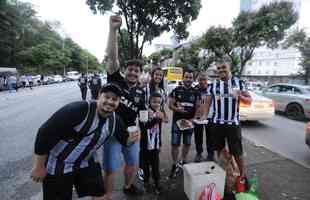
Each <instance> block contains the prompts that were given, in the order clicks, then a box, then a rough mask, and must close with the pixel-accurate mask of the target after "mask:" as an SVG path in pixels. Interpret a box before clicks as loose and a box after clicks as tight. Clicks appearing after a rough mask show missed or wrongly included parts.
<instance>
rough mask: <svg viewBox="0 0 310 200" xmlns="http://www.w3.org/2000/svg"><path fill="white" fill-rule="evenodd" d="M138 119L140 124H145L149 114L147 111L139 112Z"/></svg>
mask: <svg viewBox="0 0 310 200" xmlns="http://www.w3.org/2000/svg"><path fill="white" fill-rule="evenodd" d="M139 119H140V121H141V122H147V121H148V119H149V112H148V111H147V110H140V112H139Z"/></svg>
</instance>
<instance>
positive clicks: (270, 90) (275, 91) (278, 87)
mask: <svg viewBox="0 0 310 200" xmlns="http://www.w3.org/2000/svg"><path fill="white" fill-rule="evenodd" d="M266 91H267V92H274V93H278V92H280V86H278V85H275V86H272V87H270V88H267V90H266Z"/></svg>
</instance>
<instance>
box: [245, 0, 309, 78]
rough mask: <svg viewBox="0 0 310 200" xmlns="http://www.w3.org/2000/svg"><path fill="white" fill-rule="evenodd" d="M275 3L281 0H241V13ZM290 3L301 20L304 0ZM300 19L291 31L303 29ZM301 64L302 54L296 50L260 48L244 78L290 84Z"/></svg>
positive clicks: (292, 0)
mask: <svg viewBox="0 0 310 200" xmlns="http://www.w3.org/2000/svg"><path fill="white" fill-rule="evenodd" d="M274 1H281V0H240V11H255V10H257V9H259V8H260V7H261V6H262V5H264V4H268V3H271V2H274ZM290 1H291V2H293V4H294V8H295V10H296V11H297V12H298V13H299V16H300V18H301V17H303V15H302V13H301V7H302V0H290ZM300 18H299V20H298V21H297V23H296V24H295V25H294V26H293V27H292V28H291V29H290V30H295V29H299V28H301V27H303V25H302V24H301V23H300V22H301V20H300ZM290 30H288V32H289V31H290ZM299 63H300V53H299V51H298V50H297V49H295V48H289V49H282V48H277V49H269V48H267V47H260V48H257V49H256V50H255V51H254V56H253V58H252V59H251V61H249V62H248V63H247V65H246V66H245V69H244V71H243V76H245V77H247V78H248V79H253V80H262V81H269V82H271V83H272V82H290V81H292V80H293V79H294V78H293V77H295V76H296V75H297V74H298V72H300V71H301V66H300V65H299ZM293 81H294V80H293ZM295 82H296V81H295Z"/></svg>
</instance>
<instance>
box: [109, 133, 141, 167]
mask: <svg viewBox="0 0 310 200" xmlns="http://www.w3.org/2000/svg"><path fill="white" fill-rule="evenodd" d="M139 151H140V145H139V142H135V143H134V144H131V145H129V146H123V145H121V144H120V143H119V142H118V141H117V139H116V138H115V137H111V138H110V139H109V140H108V141H107V142H106V143H105V144H104V148H103V169H104V170H105V171H109V172H116V171H118V170H119V169H120V168H121V166H122V157H121V154H123V158H124V161H125V163H126V165H127V166H138V165H139Z"/></svg>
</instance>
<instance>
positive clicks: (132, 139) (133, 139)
mask: <svg viewBox="0 0 310 200" xmlns="http://www.w3.org/2000/svg"><path fill="white" fill-rule="evenodd" d="M140 137H141V133H140V130H138V131H136V132H132V133H129V137H128V140H127V141H128V142H127V143H128V144H131V143H135V142H137V141H139V140H140Z"/></svg>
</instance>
